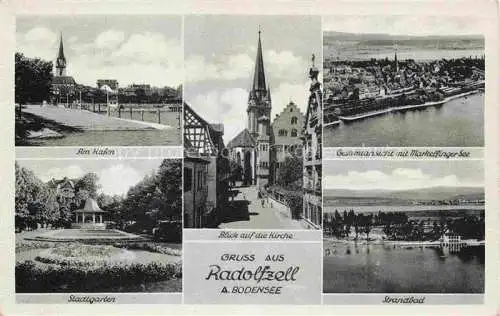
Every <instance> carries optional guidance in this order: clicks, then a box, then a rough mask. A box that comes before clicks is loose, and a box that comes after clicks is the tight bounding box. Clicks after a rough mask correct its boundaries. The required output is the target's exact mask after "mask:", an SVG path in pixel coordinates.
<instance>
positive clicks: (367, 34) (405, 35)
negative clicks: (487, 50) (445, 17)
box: [323, 30, 484, 40]
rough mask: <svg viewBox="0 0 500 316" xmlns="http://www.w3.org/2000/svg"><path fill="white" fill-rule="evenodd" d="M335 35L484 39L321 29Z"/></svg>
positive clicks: (458, 35) (472, 36)
mask: <svg viewBox="0 0 500 316" xmlns="http://www.w3.org/2000/svg"><path fill="white" fill-rule="evenodd" d="M335 35H344V36H347V35H354V36H373V37H375V36H381V37H382V36H383V37H395V38H404V37H408V38H419V39H434V38H450V39H451V38H453V39H460V38H467V39H471V38H472V39H482V40H484V35H483V34H480V33H478V34H435V35H432V34H429V35H423V34H395V33H384V32H345V31H329V30H324V31H323V36H335Z"/></svg>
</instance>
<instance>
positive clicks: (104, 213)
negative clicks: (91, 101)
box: [15, 159, 182, 293]
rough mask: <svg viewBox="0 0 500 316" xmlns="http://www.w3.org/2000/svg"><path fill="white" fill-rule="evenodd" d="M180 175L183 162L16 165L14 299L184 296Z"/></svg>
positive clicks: (31, 162)
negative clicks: (95, 295) (112, 294)
mask: <svg viewBox="0 0 500 316" xmlns="http://www.w3.org/2000/svg"><path fill="white" fill-rule="evenodd" d="M181 168H182V161H181V160H180V159H164V160H161V159H133V160H126V159H120V160H118V159H100V160H98V159H82V160H56V159H53V160H51V159H45V160H36V159H35V160H30V159H20V160H18V161H16V163H15V176H16V179H15V180H16V186H15V190H16V192H15V235H16V236H15V240H16V247H15V253H16V255H15V260H16V266H15V282H16V292H17V293H55V292H58V293H75V292H78V293H85V292H91V293H96V292H108V293H109V292H181V291H182V195H181V190H182V187H181V183H182V179H181V173H182V170H181Z"/></svg>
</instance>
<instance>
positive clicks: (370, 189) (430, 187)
mask: <svg viewBox="0 0 500 316" xmlns="http://www.w3.org/2000/svg"><path fill="white" fill-rule="evenodd" d="M433 188H450V189H452V188H475V189H477V188H483V189H484V185H480V184H478V185H464V186H458V185H457V186H444V185H436V186H427V187H418V188H410V189H408V188H407V189H391V188H389V189H381V188H368V189H350V188H345V189H340V188H325V191H326V190H330V191H416V190H422V189H433Z"/></svg>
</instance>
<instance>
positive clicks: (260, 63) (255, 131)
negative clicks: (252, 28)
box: [247, 28, 271, 139]
mask: <svg viewBox="0 0 500 316" xmlns="http://www.w3.org/2000/svg"><path fill="white" fill-rule="evenodd" d="M260 34H261V31H260V28H259V40H258V43H257V56H256V58H255V70H254V73H253V81H252V87H251V89H250V93H249V95H248V108H247V115H248V130H249V131H250V134H251V135H252V137H254V138H255V139H257V138H258V137H259V136H265V135H259V134H260V133H259V119H260V118H261V117H267V118H268V120H267V121H265V120H261V122H262V121H263V122H264V124H266V122H267V124H268V126H265V128H264V129H262V130H265V131H267V133H269V118H270V117H271V92H270V91H269V89H268V88H266V76H265V72H264V59H263V58H262V44H261V40H260Z"/></svg>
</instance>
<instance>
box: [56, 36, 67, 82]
mask: <svg viewBox="0 0 500 316" xmlns="http://www.w3.org/2000/svg"><path fill="white" fill-rule="evenodd" d="M62 76H66V57H64V48H63V39H62V33H61V38H60V42H59V53H58V54H57V59H56V77H62Z"/></svg>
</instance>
